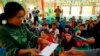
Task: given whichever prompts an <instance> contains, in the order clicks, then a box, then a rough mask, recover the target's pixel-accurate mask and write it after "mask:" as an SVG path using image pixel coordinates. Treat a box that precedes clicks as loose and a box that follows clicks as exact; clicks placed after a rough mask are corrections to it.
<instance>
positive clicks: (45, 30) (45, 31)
mask: <svg viewBox="0 0 100 56" xmlns="http://www.w3.org/2000/svg"><path fill="white" fill-rule="evenodd" d="M42 31H44V33H45V34H49V31H48V30H47V29H43V30H41V32H42Z"/></svg>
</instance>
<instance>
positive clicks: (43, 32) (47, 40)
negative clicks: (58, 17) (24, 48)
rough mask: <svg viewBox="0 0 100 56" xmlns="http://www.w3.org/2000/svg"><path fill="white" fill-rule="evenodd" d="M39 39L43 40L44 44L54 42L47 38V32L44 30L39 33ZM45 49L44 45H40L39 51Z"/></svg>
mask: <svg viewBox="0 0 100 56" xmlns="http://www.w3.org/2000/svg"><path fill="white" fill-rule="evenodd" d="M40 38H43V39H45V40H46V42H49V43H53V42H54V41H53V38H52V37H51V36H49V32H48V31H47V30H46V29H45V30H42V31H41V33H40ZM45 47H46V45H44V44H40V50H42V49H44V48H45Z"/></svg>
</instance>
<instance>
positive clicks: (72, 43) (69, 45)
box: [60, 38, 76, 51]
mask: <svg viewBox="0 0 100 56" xmlns="http://www.w3.org/2000/svg"><path fill="white" fill-rule="evenodd" d="M60 46H62V47H64V50H65V51H67V50H70V49H71V48H72V47H73V46H76V42H75V40H74V39H73V38H72V39H71V41H70V42H67V40H66V39H65V38H64V39H63V40H62V41H61V44H60Z"/></svg>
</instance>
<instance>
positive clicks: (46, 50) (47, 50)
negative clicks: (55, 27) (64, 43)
mask: <svg viewBox="0 0 100 56" xmlns="http://www.w3.org/2000/svg"><path fill="white" fill-rule="evenodd" d="M57 46H58V44H57V43H51V44H50V45H48V46H46V47H45V48H44V49H43V50H42V51H41V53H40V54H39V55H42V56H50V55H51V54H52V53H53V51H54V50H55V49H56V48H57Z"/></svg>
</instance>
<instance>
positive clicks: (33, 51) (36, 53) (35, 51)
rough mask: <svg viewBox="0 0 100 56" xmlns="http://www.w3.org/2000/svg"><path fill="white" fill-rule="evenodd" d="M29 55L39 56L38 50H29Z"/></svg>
mask: <svg viewBox="0 0 100 56" xmlns="http://www.w3.org/2000/svg"><path fill="white" fill-rule="evenodd" d="M29 52H30V54H32V55H35V56H39V52H40V51H39V50H37V49H29Z"/></svg>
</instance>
